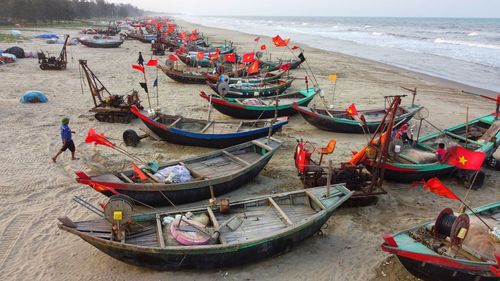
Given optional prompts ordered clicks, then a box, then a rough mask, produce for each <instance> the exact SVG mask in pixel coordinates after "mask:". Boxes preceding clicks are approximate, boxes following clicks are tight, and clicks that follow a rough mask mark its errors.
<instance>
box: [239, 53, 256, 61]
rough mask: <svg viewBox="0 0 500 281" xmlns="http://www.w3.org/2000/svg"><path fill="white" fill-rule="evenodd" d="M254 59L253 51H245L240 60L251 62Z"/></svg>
mask: <svg viewBox="0 0 500 281" xmlns="http://www.w3.org/2000/svg"><path fill="white" fill-rule="evenodd" d="M254 60H255V56H254V53H246V54H244V55H243V59H242V61H243V62H248V63H250V62H253V61H254Z"/></svg>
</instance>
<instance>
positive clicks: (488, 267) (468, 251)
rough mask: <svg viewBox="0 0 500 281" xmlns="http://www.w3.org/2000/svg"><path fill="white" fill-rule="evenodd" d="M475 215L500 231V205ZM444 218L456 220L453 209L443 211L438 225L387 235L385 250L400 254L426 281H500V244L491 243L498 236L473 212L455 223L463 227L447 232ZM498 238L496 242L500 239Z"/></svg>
mask: <svg viewBox="0 0 500 281" xmlns="http://www.w3.org/2000/svg"><path fill="white" fill-rule="evenodd" d="M474 212H475V213H476V214H477V215H478V216H479V217H481V219H482V220H484V221H485V222H487V223H488V225H489V226H490V227H492V228H494V227H497V229H500V202H495V203H491V204H489V205H486V206H483V207H479V208H477V209H475V210H474ZM444 217H451V218H453V217H454V214H453V213H452V211H451V209H445V210H443V211H442V212H441V214H440V215H439V216H438V218H437V220H436V222H428V223H425V224H423V225H419V226H417V227H413V228H410V229H408V230H404V231H401V232H398V233H396V234H386V235H384V240H385V243H384V244H382V250H383V251H386V252H388V253H391V254H394V255H396V256H397V257H398V259H399V261H400V262H401V264H402V265H403V266H404V267H405V268H406V270H408V271H409V272H410V273H411V274H413V275H414V276H416V277H418V278H420V279H422V280H425V281H474V280H481V281H498V280H500V254H499V252H496V253H494V251H495V248H496V249H497V251H498V249H499V248H500V245H499V242H498V241H497V242H496V247H495V242H494V241H490V240H489V239H490V238H489V237H490V236H493V235H495V234H492V233H489V231H488V228H487V227H486V226H485V225H483V224H482V222H481V221H480V220H479V219H478V218H477V217H475V216H473V214H472V212H470V211H468V212H466V213H465V214H462V215H460V216H459V217H457V218H455V220H454V221H453V226H455V225H457V226H460V228H455V229H453V228H452V229H447V227H446V225H443V222H442V219H440V218H444ZM450 226H451V225H450ZM453 226H452V227H453ZM462 229H463V230H465V231H467V232H466V234H465V235H466V236H465V238H461V237H460V236H459V232H460V231H462ZM443 230H444V231H443ZM447 231H449V232H448V233H443V232H447ZM497 231H498V230H497ZM462 232H463V231H462ZM498 235H500V234H497V236H496V237H497V238H496V239H500V236H498ZM491 239H495V236H493V237H491ZM457 244H458V245H457ZM495 254H496V256H495ZM495 259H496V260H495Z"/></svg>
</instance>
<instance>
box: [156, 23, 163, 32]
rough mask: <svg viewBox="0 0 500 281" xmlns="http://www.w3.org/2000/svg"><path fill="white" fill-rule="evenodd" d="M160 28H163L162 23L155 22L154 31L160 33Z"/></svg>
mask: <svg viewBox="0 0 500 281" xmlns="http://www.w3.org/2000/svg"><path fill="white" fill-rule="evenodd" d="M162 28H163V25H162V23H161V22H157V23H156V30H158V31H160V30H162Z"/></svg>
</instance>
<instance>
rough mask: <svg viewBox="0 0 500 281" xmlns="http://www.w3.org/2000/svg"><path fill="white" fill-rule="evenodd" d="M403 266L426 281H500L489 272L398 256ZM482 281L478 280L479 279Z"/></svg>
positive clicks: (499, 278)
mask: <svg viewBox="0 0 500 281" xmlns="http://www.w3.org/2000/svg"><path fill="white" fill-rule="evenodd" d="M397 257H398V259H399V261H400V262H401V264H402V265H403V266H404V267H405V268H406V270H408V271H409V272H410V273H411V274H412V275H414V276H415V277H418V278H420V279H422V280H425V281H473V280H481V281H499V280H500V277H495V276H491V273H490V272H489V271H485V272H481V271H471V270H461V269H458V268H451V267H444V266H440V265H436V264H433V263H430V262H421V261H417V260H413V259H410V258H406V257H402V256H397ZM479 276H480V279H476V278H479Z"/></svg>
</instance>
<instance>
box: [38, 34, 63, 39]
mask: <svg viewBox="0 0 500 281" xmlns="http://www.w3.org/2000/svg"><path fill="white" fill-rule="evenodd" d="M35 38H44V39H49V38H59V36H57V34H54V33H42V34H37V35H35Z"/></svg>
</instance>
